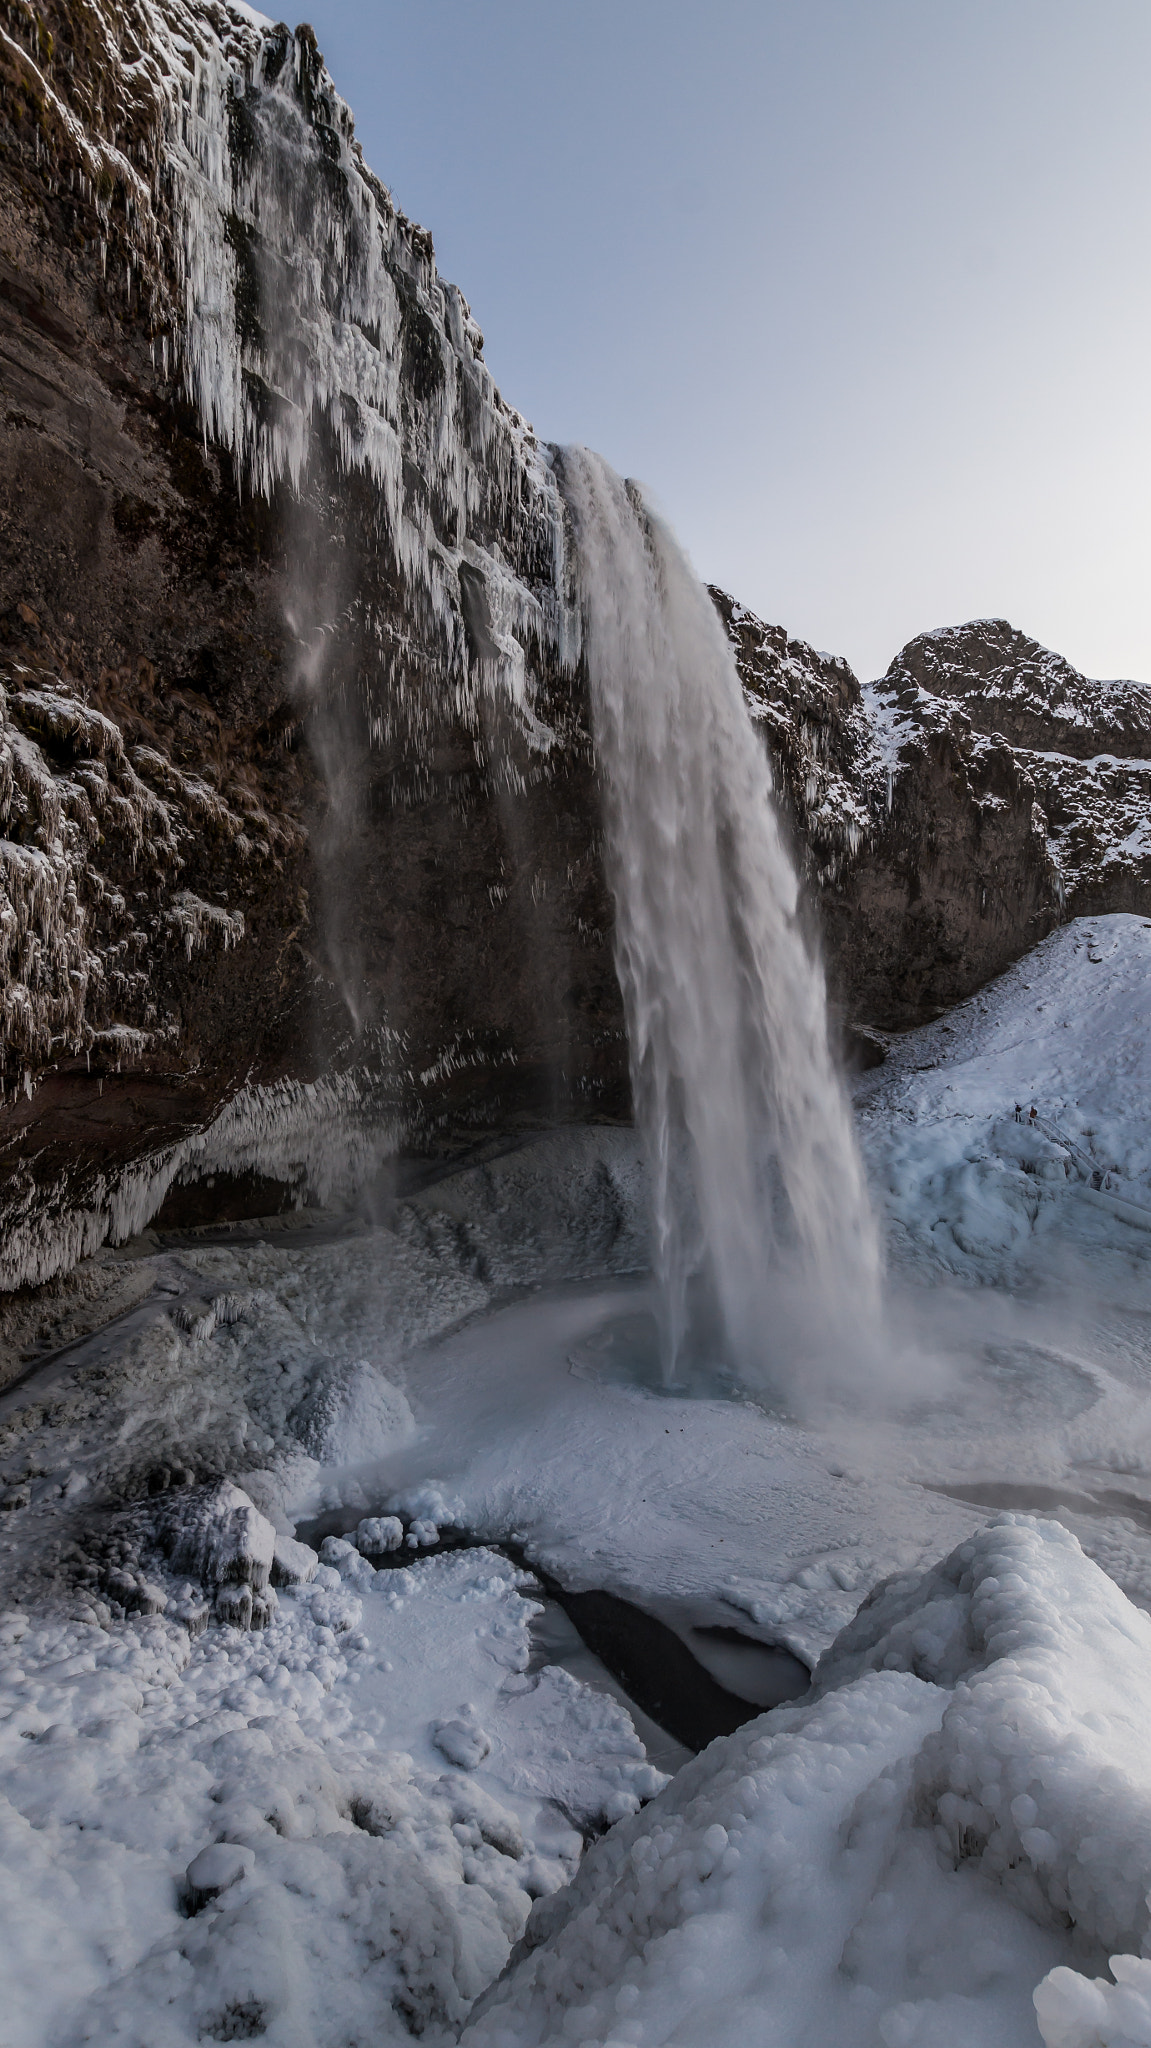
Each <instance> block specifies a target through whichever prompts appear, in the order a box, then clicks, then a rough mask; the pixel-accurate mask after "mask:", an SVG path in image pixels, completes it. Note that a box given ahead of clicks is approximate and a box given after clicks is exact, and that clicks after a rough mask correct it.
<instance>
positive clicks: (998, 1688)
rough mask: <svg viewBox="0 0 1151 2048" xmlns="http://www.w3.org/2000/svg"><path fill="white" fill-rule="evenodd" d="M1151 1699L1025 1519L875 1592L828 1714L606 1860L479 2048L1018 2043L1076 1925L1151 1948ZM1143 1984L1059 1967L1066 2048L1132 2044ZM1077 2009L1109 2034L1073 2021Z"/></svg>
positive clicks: (824, 1697)
mask: <svg viewBox="0 0 1151 2048" xmlns="http://www.w3.org/2000/svg"><path fill="white" fill-rule="evenodd" d="M1149 1682H1151V1621H1149V1620H1148V1618H1147V1616H1146V1615H1144V1614H1141V1613H1138V1612H1137V1611H1136V1610H1135V1609H1134V1608H1132V1606H1131V1605H1130V1603H1129V1602H1128V1601H1127V1600H1126V1599H1125V1598H1124V1597H1123V1595H1122V1594H1121V1593H1120V1592H1119V1591H1118V1589H1117V1588H1116V1587H1115V1586H1114V1585H1112V1584H1111V1582H1110V1581H1109V1580H1108V1579H1107V1578H1106V1577H1105V1576H1104V1574H1103V1573H1102V1572H1100V1571H1099V1569H1098V1567H1097V1566H1095V1565H1093V1564H1092V1563H1091V1562H1090V1561H1089V1560H1088V1559H1086V1558H1084V1556H1083V1554H1082V1552H1081V1550H1080V1548H1079V1545H1078V1544H1077V1542H1076V1541H1075V1538H1074V1537H1073V1536H1071V1535H1069V1534H1068V1532H1067V1531H1066V1530H1064V1529H1062V1528H1061V1527H1059V1526H1058V1525H1057V1524H1054V1523H1050V1522H1046V1523H1043V1522H1035V1521H1030V1520H1025V1519H1023V1518H1015V1517H1004V1518H1001V1519H1000V1520H999V1521H997V1522H996V1523H995V1524H993V1525H992V1526H991V1527H989V1528H987V1529H986V1530H984V1531H982V1532H980V1534H979V1535H977V1536H976V1537H974V1538H973V1539H972V1540H971V1541H970V1542H968V1543H965V1544H963V1545H961V1546H960V1547H959V1549H958V1550H957V1551H956V1552H955V1553H954V1554H953V1555H952V1556H951V1557H949V1558H948V1559H946V1560H945V1561H944V1562H943V1563H942V1564H941V1565H939V1566H938V1567H936V1569H935V1570H933V1571H931V1572H929V1573H927V1574H925V1575H923V1576H922V1577H920V1578H918V1579H915V1580H896V1581H894V1582H892V1583H890V1584H888V1585H887V1586H884V1587H881V1588H879V1589H877V1591H876V1593H875V1594H874V1595H873V1596H872V1598H871V1599H870V1600H869V1601H868V1602H866V1603H865V1605H864V1607H863V1609H862V1610H861V1613H860V1615H859V1617H858V1618H857V1620H856V1621H855V1622H853V1623H852V1624H851V1625H850V1626H849V1627H848V1628H847V1629H846V1630H845V1631H844V1632H843V1634H842V1635H841V1636H840V1637H839V1638H838V1639H837V1641H836V1643H835V1645H834V1646H833V1648H832V1649H831V1650H830V1651H829V1652H828V1654H827V1656H826V1657H825V1658H824V1660H823V1662H822V1663H821V1665H820V1667H819V1671H818V1673H817V1677H816V1686H815V1696H814V1697H813V1699H812V1701H811V1703H810V1704H807V1703H805V1704H803V1705H801V1706H797V1707H792V1708H783V1709H777V1710H776V1711H775V1712H773V1713H772V1714H770V1715H767V1716H765V1717H763V1719H762V1720H760V1721H758V1722H755V1723H753V1724H751V1725H750V1726H749V1727H748V1728H745V1729H742V1730H740V1731H739V1732H738V1733H737V1734H735V1735H733V1736H730V1737H728V1738H726V1739H724V1740H722V1741H719V1742H716V1743H713V1744H712V1746H711V1748H710V1749H709V1750H708V1751H706V1752H705V1754H704V1755H703V1756H702V1757H701V1758H699V1759H698V1760H697V1761H696V1762H695V1763H693V1764H689V1765H686V1766H685V1767H684V1769H683V1770H682V1771H681V1772H679V1774H678V1775H677V1776H676V1777H675V1778H674V1779H673V1781H672V1782H671V1784H670V1785H669V1786H668V1787H667V1789H666V1790H665V1791H664V1792H663V1793H662V1794H661V1795H660V1796H659V1797H658V1798H657V1799H656V1800H655V1801H653V1803H652V1804H651V1805H650V1806H649V1807H647V1808H646V1809H645V1810H644V1812H643V1813H642V1814H640V1815H638V1816H637V1817H636V1818H635V1819H633V1820H630V1821H627V1822H625V1823H623V1824H622V1825H621V1826H619V1827H617V1828H616V1829H614V1830H613V1832H612V1834H611V1835H610V1836H608V1837H607V1838H606V1839H605V1840H604V1841H602V1842H600V1843H597V1844H596V1845H595V1846H594V1847H593V1848H592V1849H591V1850H590V1851H589V1853H588V1855H587V1857H586V1858H585V1860H584V1863H583V1864H582V1866H581V1869H580V1871H579V1874H578V1876H577V1877H576V1879H575V1880H574V1882H573V1884H572V1885H571V1886H569V1887H568V1888H567V1889H566V1890H565V1891H563V1892H560V1893H558V1894H556V1895H555V1896H554V1897H552V1898H550V1899H548V1900H547V1901H545V1902H543V1903H541V1904H540V1905H539V1906H537V1907H536V1909H535V1911H534V1913H533V1916H532V1919H531V1922H530V1923H529V1927H528V1932H527V1936H526V1938H525V1953H524V1954H523V1955H522V1956H521V1960H520V1961H519V1962H518V1963H516V1964H515V1965H514V1967H513V1968H512V1970H511V1971H510V1973H509V1974H508V1976H506V1977H505V1978H504V1979H503V1980H502V1981H501V1983H500V1984H499V1985H498V1986H496V1987H495V1989H494V1990H493V1991H492V1992H491V1993H490V1994H489V1995H488V1998H487V1999H486V2001H485V2004H484V2008H483V2010H482V2013H481V2015H480V2016H479V2017H477V2018H476V2019H474V2020H473V2021H472V2022H471V2024H470V2025H469V2027H468V2028H466V2029H465V2033H464V2039H465V2041H467V2042H469V2043H473V2042H474V2043H475V2044H476V2048H538V2044H543V2043H544V2042H550V2041H553V2040H556V2039H558V2038H561V2037H567V2036H571V2037H572V2038H575V2039H578V2040H580V2041H581V2042H586V2043H592V2042H595V2043H608V2042H616V2041H621V2040H626V2041H630V2042H637V2043H638V2042H643V2043H662V2042H666V2041H672V2040H674V2041H676V2042H682V2043H689V2042H692V2043H699V2044H700V2048H705V2044H707V2048H718V2044H727V2043H729V2042H730V2043H732V2044H734V2043H736V2042H739V2041H741V2040H742V2041H746V2040H747V2039H748V2038H770V2040H771V2041H772V2043H773V2048H776V2044H779V2048H785V2044H786V2048H791V2044H793V2043H794V2044H796V2048H799V2044H805V2048H806V2044H813V2048H814V2044H815V2043H816V2042H828V2041H834V2042H835V2043H836V2048H854V2044H856V2043H859V2044H861V2048H862V2044H864V2043H869V2044H870V2043H876V2044H878V2043H883V2044H885V2048H912V2044H916V2048H927V2044H929V2043H930V2044H932V2048H945V2044H949V2048H950V2044H954V2043H956V2042H958V2041H960V2040H963V2041H973V2042H974V2041H979V2042H983V2041H987V2042H995V2043H1003V2044H1008V2043H1010V2044H1016V2043H1018V2044H1020V2048H1021V2044H1023V2043H1025V2042H1029V2041H1033V2040H1034V2038H1035V2032H1034V2029H1035V2020H1034V2017H1033V2015H1032V2013H1031V2010H1030V2007H1031V1999H1030V1991H1031V1985H1030V1984H1029V1983H1027V1982H1026V1972H1027V1971H1028V1970H1034V1971H1036V1972H1037V1973H1038V1971H1039V1970H1041V1969H1042V1965H1043V1961H1044V1959H1045V1958H1048V1957H1049V1958H1052V1959H1053V1958H1054V1956H1055V1954H1056V1953H1057V1952H1058V1951H1059V1950H1060V1949H1063V1948H1065V1945H1066V1943H1067V1936H1066V1934H1065V1932H1064V1930H1065V1928H1066V1926H1067V1923H1068V1920H1069V1919H1070V1920H1071V1922H1072V1924H1073V1926H1074V1937H1073V1942H1074V1948H1075V1949H1077V1950H1078V1952H1079V1953H1081V1954H1085V1955H1087V1956H1090V1957H1091V1958H1094V1957H1096V1956H1098V1957H1099V1958H1100V1959H1102V1958H1103V1957H1105V1956H1106V1955H1108V1954H1109V1953H1110V1952H1111V1951H1112V1950H1113V1949H1116V1948H1118V1949H1120V1950H1123V1949H1127V1948H1130V1949H1132V1950H1137V1949H1138V1947H1139V1946H1140V1944H1141V1943H1142V1940H1143V1938H1144V1936H1145V1933H1146V1929H1147V1902H1146V1894H1147V1891H1148V1887H1149V1886H1151V1764H1149V1762H1148V1752H1147V1744H1146V1730H1145V1718H1144V1712H1143V1706H1144V1702H1145V1699H1146V1695H1147V1687H1148V1683H1149ZM1119 1967H1120V1969H1123V1968H1124V1964H1123V1962H1122V1961H1121V1962H1120V1965H1119ZM1127 1968H1128V1971H1129V1974H1128V1978H1127V1982H1126V1984H1125V1986H1124V1987H1123V1988H1122V1989H1121V1990H1120V1991H1118V1992H1116V1991H1115V1990H1114V1988H1112V1989H1111V1990H1110V1991H1108V1990H1106V1989H1104V1990H1102V1991H1098V1990H1096V1991H1094V1992H1084V1991H1080V1990H1079V1988H1078V1986H1079V1984H1080V1982H1081V1980H1080V1979H1079V1977H1078V1976H1077V1975H1076V1974H1075V1973H1073V1972H1071V1971H1070V1970H1069V1969H1068V1967H1067V1965H1066V1963H1064V1964H1062V1965H1058V1966H1056V1970H1055V1975H1054V1977H1053V1978H1048V1980H1047V1981H1046V1982H1045V1983H1044V1985H1043V1988H1042V1990H1041V1991H1040V1993H1039V1994H1038V1996H1037V2001H1036V2002H1037V2004H1038V2007H1039V2011H1040V2014H1041V2016H1042V2017H1043V2024H1044V2030H1045V2038H1046V2039H1047V2041H1048V2042H1049V2044H1051V2048H1087V2044H1088V2043H1091V2044H1094V2043H1095V2042H1096V2041H1097V2040H1098V2041H1119V2040H1120V2039H1122V2038H1124V2037H1123V2036H1122V2035H1121V2034H1120V2033H1119V2031H1118V2027H1119V2024H1120V2022H1121V2019H1122V2016H1123V2015H1124V2014H1127V2013H1130V2012H1132V2011H1135V2010H1141V2009H1143V2010H1145V2008H1144V2007H1143V2000H1144V1997H1145V1991H1144V1990H1142V1989H1140V1988H1139V1985H1140V1980H1141V1979H1142V1980H1143V1982H1144V1984H1145V1981H1146V1973H1147V1971H1148V1970H1149V1969H1151V1965H1146V1964H1138V1963H1133V1964H1130V1965H1128V1966H1127ZM1013 1978H1014V1982H1013V1981H1012V1979H1013ZM1076 1999H1078V2000H1079V2004H1080V2009H1081V2010H1085V2011H1086V2012H1087V2013H1088V2015H1091V2014H1092V2013H1096V2014H1100V2013H1103V2011H1104V2010H1105V2009H1106V2010H1107V2012H1108V2013H1109V2014H1111V2015H1112V2017H1111V2018H1110V2019H1109V2021H1108V2027H1109V2029H1110V2030H1109V2031H1106V2032H1091V2031H1086V2032H1084V2031H1082V2030H1080V2031H1075V2030H1074V2028H1073V2027H1071V2022H1070V2020H1068V2021H1067V2023H1066V2025H1065V2024H1064V2021H1063V2019H1062V2018H1060V2017H1059V2015H1060V2014H1061V2013H1065V2014H1071V2013H1073V2012H1074V2010H1075V2001H1076ZM768 2013H770V2015H771V2019H770V2028H771V2030H770V2034H769V2035H764V2034H763V2032H762V2028H763V2024H764V2018H763V2017H759V2018H757V2015H762V2016H766V2015H767V2014H768ZM621 2022H622V2024H621ZM1060 2027H1063V2032H1060V2031H1059V2029H1060ZM1068 2028H1070V2031H1068ZM1145 2038H1146V2035H1145V2034H1144V2033H1135V2034H1133V2035H1132V2036H1131V2039H1132V2040H1133V2041H1142V2040H1144V2039H1145Z"/></svg>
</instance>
